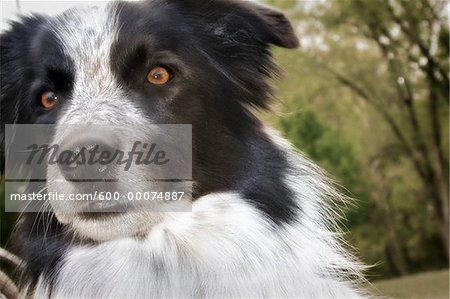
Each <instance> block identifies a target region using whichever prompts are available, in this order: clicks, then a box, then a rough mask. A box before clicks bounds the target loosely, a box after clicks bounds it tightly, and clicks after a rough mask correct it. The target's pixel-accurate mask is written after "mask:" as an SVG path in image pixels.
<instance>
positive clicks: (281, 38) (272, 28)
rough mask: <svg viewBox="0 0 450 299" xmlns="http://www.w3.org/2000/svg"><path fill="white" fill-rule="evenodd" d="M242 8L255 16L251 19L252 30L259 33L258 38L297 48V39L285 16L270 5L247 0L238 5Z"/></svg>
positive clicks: (281, 45) (277, 44) (285, 46)
mask: <svg viewBox="0 0 450 299" xmlns="http://www.w3.org/2000/svg"><path fill="white" fill-rule="evenodd" d="M240 6H241V7H242V8H243V9H244V10H248V12H249V13H250V14H253V15H254V16H255V19H253V18H251V17H250V18H249V20H252V19H253V22H254V24H252V25H253V26H254V30H255V32H256V33H257V34H259V38H260V39H263V40H265V41H266V42H267V43H270V44H274V45H276V46H280V47H284V48H290V49H293V48H297V47H298V46H299V41H298V38H297V36H296V35H295V32H294V30H293V28H292V26H291V23H290V22H289V20H288V19H287V18H286V16H285V15H284V14H283V13H282V12H280V11H278V10H276V9H274V8H271V7H267V6H263V5H259V4H256V3H253V2H247V3H243V4H241V5H240Z"/></svg>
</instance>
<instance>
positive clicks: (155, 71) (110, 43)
mask: <svg viewBox="0 0 450 299" xmlns="http://www.w3.org/2000/svg"><path fill="white" fill-rule="evenodd" d="M273 45H274V46H279V47H284V48H296V47H297V45H298V40H297V38H296V36H295V34H294V32H293V29H292V27H291V25H290V23H289V21H288V20H287V19H286V18H285V16H284V15H283V14H282V13H280V12H278V11H276V10H273V9H271V8H268V7H265V6H261V5H258V4H255V3H252V2H247V1H241V2H239V1H235V0H148V1H142V2H115V3H110V4H108V5H106V6H105V7H102V8H95V7H89V8H75V9H71V10H68V11H66V12H65V13H63V14H61V15H58V16H55V17H51V16H43V15H32V16H27V17H22V18H21V20H20V21H18V22H13V23H12V24H11V27H10V28H9V29H8V30H7V31H6V32H4V33H2V34H1V122H2V143H3V144H2V150H4V147H5V144H4V143H5V142H4V135H5V132H4V127H5V124H54V125H56V127H57V129H56V133H55V134H56V135H62V134H63V132H59V131H58V130H59V129H58V128H59V126H62V125H65V124H70V125H73V126H77V125H81V124H82V125H88V126H89V125H96V124H101V125H111V126H122V127H130V128H131V127H133V128H142V130H144V129H145V128H146V127H148V126H150V125H152V124H190V125H191V126H192V184H193V190H192V211H191V212H187V213H175V212H174V213H170V212H164V213H158V212H141V213H136V212H129V213H127V212H124V213H116V214H114V215H113V214H111V213H104V215H102V213H100V215H98V216H86V215H85V214H86V213H62V212H57V211H54V212H52V213H46V214H45V215H43V214H42V213H24V214H23V215H22V216H21V218H20V221H19V223H18V230H17V233H16V236H15V238H14V240H13V243H14V244H13V245H14V247H15V249H14V250H15V253H17V254H18V255H19V256H20V257H21V258H22V259H23V260H24V262H25V269H26V270H25V272H24V274H23V275H22V276H21V283H22V286H21V290H22V294H23V295H24V296H31V297H35V298H47V297H52V298H53V297H54V298H166V297H195V298H198V297H205V298H210V297H274V298H279V297H315V298H318V297H333V298H350V297H360V296H364V294H363V292H362V291H361V289H360V287H359V286H358V283H357V281H358V280H359V279H360V278H361V277H362V275H361V268H362V267H361V265H360V264H359V263H358V262H357V261H356V259H355V258H354V257H353V256H352V255H351V254H350V253H349V252H348V251H347V250H346V249H345V248H344V246H343V245H342V242H341V241H340V237H339V231H338V229H337V228H336V225H335V219H336V215H335V211H336V209H338V208H337V207H336V205H335V203H336V202H339V201H341V200H342V197H341V196H340V194H339V193H338V192H336V191H335V190H334V188H333V185H332V183H330V181H329V180H328V179H327V178H326V177H325V176H324V175H323V174H322V172H321V170H320V169H318V168H317V167H316V166H314V165H313V164H312V163H311V162H309V161H308V160H307V159H306V158H304V157H303V156H302V155H301V154H299V153H297V152H296V151H295V150H293V149H292V148H291V146H290V145H289V143H288V142H286V141H285V140H284V139H283V138H281V137H278V135H277V134H276V133H275V132H274V131H272V130H270V129H268V128H267V127H265V126H264V125H263V124H262V122H261V121H260V120H258V119H257V118H256V116H255V111H256V110H258V109H262V110H267V109H269V104H270V100H271V98H272V89H271V86H270V80H271V79H272V78H273V77H274V76H275V74H276V73H277V69H276V66H275V65H274V63H273V61H272V58H271V53H270V47H271V46H273ZM85 133H86V134H88V133H89V132H85ZM64 134H65V136H69V137H67V138H72V137H71V136H72V135H74V134H75V133H73V134H72V133H71V132H67V130H66V131H65V132H64ZM78 134H79V133H78ZM77 138H78V137H77ZM103 139H105V137H103ZM106 139H107V138H106ZM2 157H3V159H4V153H2ZM49 167H50V166H49ZM63 171H64V170H63V168H52V170H51V171H50V169H49V171H48V172H49V173H48V174H47V187H48V188H47V191H51V189H52V186H51V185H50V183H49V182H50V181H51V180H52V179H54V178H56V177H57V178H59V179H61V178H62V179H64V178H67V177H66V176H64V174H63V173H62V172H63ZM120 175H121V174H120V173H119V176H120ZM124 175H125V174H124ZM131 175H133V173H132V172H131ZM138 175H141V174H138ZM128 176H130V173H128V174H126V177H127V178H128ZM136 176H137V175H136ZM132 181H133V180H132V178H131V179H130V182H132ZM66 183H67V184H66V185H65V186H66V187H65V188H67V190H66V191H67V192H74V190H76V189H75V187H73V186H74V185H75V184H76V183H75V182H72V181H70V180H68V179H67V182H66ZM128 185H129V184H128ZM115 188H116V189H117V190H120V189H121V188H122V189H124V188H126V187H125V185H120V183H117V186H115ZM122 191H123V190H122Z"/></svg>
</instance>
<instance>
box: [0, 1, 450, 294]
mask: <svg viewBox="0 0 450 299" xmlns="http://www.w3.org/2000/svg"><path fill="white" fill-rule="evenodd" d="M259 2H263V3H266V4H269V5H272V6H276V7H278V8H280V9H282V10H283V11H285V12H286V14H287V15H288V17H289V18H290V19H291V21H292V22H293V25H294V27H295V28H296V31H297V33H298V36H299V38H300V43H301V46H300V48H299V49H298V50H284V49H274V56H275V59H276V60H277V62H278V64H279V65H280V67H281V69H282V70H283V75H282V77H281V78H280V79H278V80H276V81H275V82H274V84H275V87H276V89H277V97H278V98H279V99H280V100H279V101H277V102H276V103H275V105H274V109H273V110H274V112H275V114H268V113H264V114H262V115H261V116H262V118H264V119H265V120H266V121H267V122H269V123H270V124H271V125H272V126H274V127H276V128H278V129H279V130H281V131H282V132H283V134H284V135H285V136H286V137H287V138H288V139H289V140H290V141H291V142H292V143H293V144H294V145H295V146H296V147H297V148H298V149H300V150H302V151H304V152H305V153H306V154H307V155H308V156H309V157H310V158H311V159H312V160H314V161H315V162H317V163H318V164H319V165H321V166H322V167H323V168H324V169H326V170H327V171H328V172H329V173H330V175H331V176H332V177H333V178H334V179H335V180H336V182H337V183H338V184H339V186H342V187H341V190H342V192H344V193H346V194H347V195H349V196H350V197H352V198H355V199H356V201H355V204H354V205H350V206H349V207H348V209H347V210H346V218H347V221H346V222H345V223H344V224H343V227H344V229H345V230H346V231H348V234H346V238H347V240H348V241H349V243H350V244H351V245H352V246H354V247H355V248H356V249H357V251H358V254H359V256H360V258H361V259H362V260H363V262H364V263H366V264H368V265H373V266H372V267H371V268H370V269H369V271H368V279H369V280H371V281H373V282H374V288H375V287H376V288H378V290H379V291H380V292H381V293H383V294H385V295H388V296H390V297H397V298H400V297H404V298H412V297H415V298H448V297H449V295H448V294H449V274H448V265H449V264H448V263H449V9H450V6H449V3H448V1H437V0H410V1H401V0H329V1H320V0H316V1H303V0H299V1H297V0H265V1H262V0H261V1H259ZM43 3H47V4H46V5H43ZM89 3H90V4H92V3H93V2H92V1H89ZM103 3H104V2H103ZM73 5H74V2H72V1H67V2H63V1H59V2H43V1H28V2H22V1H21V2H19V1H2V11H3V13H2V23H1V29H4V28H6V23H5V21H4V20H5V18H8V19H10V18H14V13H15V12H16V11H17V10H18V9H20V10H21V11H22V12H23V13H27V12H28V11H29V10H33V11H40V12H48V13H54V12H58V11H61V10H63V9H64V8H66V7H70V6H73ZM3 202H4V201H3V200H1V204H3ZM3 210H4V209H3V208H2V212H1V213H2V214H1V215H0V216H1V238H0V240H1V245H2V246H4V245H5V243H6V241H7V239H8V236H9V234H10V232H11V229H12V226H13V224H14V221H15V217H16V215H14V214H11V213H7V214H5V213H4V212H3ZM398 277H400V278H398Z"/></svg>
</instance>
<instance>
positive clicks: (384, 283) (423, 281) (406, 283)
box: [372, 270, 449, 299]
mask: <svg viewBox="0 0 450 299" xmlns="http://www.w3.org/2000/svg"><path fill="white" fill-rule="evenodd" d="M373 285H374V288H372V292H373V294H374V295H379V296H381V297H387V298H421V299H422V298H430V299H431V298H433V299H434V298H439V299H440V298H445V299H448V298H449V271H448V270H442V271H434V272H426V273H420V274H415V275H410V276H405V277H401V278H395V279H389V280H380V281H375V282H373Z"/></svg>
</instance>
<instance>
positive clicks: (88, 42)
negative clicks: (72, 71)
mask: <svg viewBox="0 0 450 299" xmlns="http://www.w3.org/2000/svg"><path fill="white" fill-rule="evenodd" d="M114 7H115V6H114V5H108V6H105V7H86V8H73V9H70V10H68V11H66V12H65V13H63V14H62V15H60V16H58V17H57V18H56V19H55V21H54V22H53V23H52V24H51V27H52V30H54V32H55V34H56V36H57V38H58V39H59V40H60V42H61V45H62V46H63V48H64V50H65V52H66V53H67V54H69V56H71V57H72V59H76V60H79V61H89V60H92V58H93V57H94V56H103V55H105V54H107V52H109V48H110V47H111V44H112V43H113V42H114V40H115V39H116V36H117V32H118V26H117V18H116V10H115V9H114ZM103 57H104V58H106V57H105V56H103Z"/></svg>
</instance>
